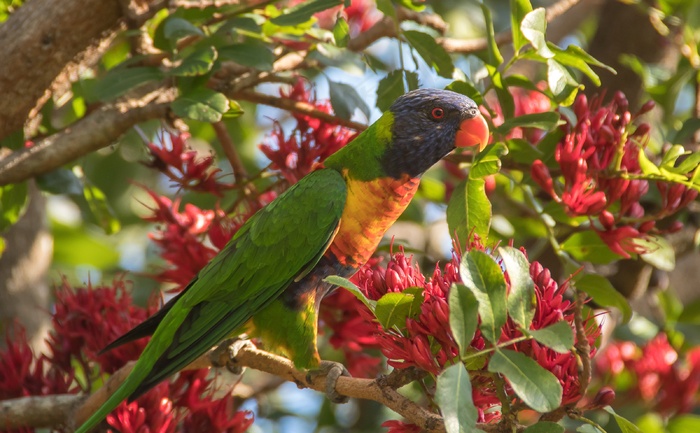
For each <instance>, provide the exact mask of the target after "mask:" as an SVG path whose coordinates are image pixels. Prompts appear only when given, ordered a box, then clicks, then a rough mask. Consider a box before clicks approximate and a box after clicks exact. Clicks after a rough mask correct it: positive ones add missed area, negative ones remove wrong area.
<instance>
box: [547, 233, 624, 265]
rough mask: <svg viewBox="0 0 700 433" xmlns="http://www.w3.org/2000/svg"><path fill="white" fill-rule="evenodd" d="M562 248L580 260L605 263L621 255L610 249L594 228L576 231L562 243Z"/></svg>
mask: <svg viewBox="0 0 700 433" xmlns="http://www.w3.org/2000/svg"><path fill="white" fill-rule="evenodd" d="M561 248H562V250H564V251H566V252H567V253H569V254H571V256H572V257H573V258H574V259H576V260H580V261H586V262H591V263H595V264H599V265H605V264H608V263H610V262H613V261H615V260H619V259H620V256H619V255H617V254H615V253H614V252H612V251H610V247H608V245H607V244H606V243H605V242H603V240H602V239H600V237H599V236H598V235H597V234H596V233H595V232H594V231H592V230H586V231H585V232H578V233H574V234H573V235H571V236H569V238H568V239H567V240H565V241H564V242H563V243H562V244H561Z"/></svg>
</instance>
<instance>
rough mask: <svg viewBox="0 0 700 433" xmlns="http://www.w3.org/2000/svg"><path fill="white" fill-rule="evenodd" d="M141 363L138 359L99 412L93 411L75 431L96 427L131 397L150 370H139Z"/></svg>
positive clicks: (82, 431) (83, 432)
mask: <svg viewBox="0 0 700 433" xmlns="http://www.w3.org/2000/svg"><path fill="white" fill-rule="evenodd" d="M139 364H142V363H141V360H140V359H139V361H137V363H136V365H135V366H134V369H133V370H131V373H130V374H129V376H128V377H127V378H126V380H125V381H124V382H123V383H122V384H121V385H120V386H119V388H118V389H117V390H116V391H115V392H114V394H112V395H111V396H110V397H109V398H108V399H107V401H106V402H104V403H103V404H102V406H100V408H99V409H98V410H97V412H95V413H93V414H92V415H91V416H90V418H88V420H87V421H85V422H84V423H83V425H81V426H80V428H78V429H77V430H76V431H75V433H88V432H89V431H90V430H92V429H93V428H95V427H96V426H97V425H98V424H99V423H100V422H102V420H103V419H105V417H106V416H107V415H109V413H110V412H112V411H113V410H114V409H115V408H116V407H117V406H119V403H121V402H122V401H124V400H126V399H127V397H129V396H130V395H131V394H132V393H133V392H134V390H135V389H136V388H137V387H138V386H139V383H141V382H142V381H143V379H144V378H145V377H146V376H147V373H148V370H146V372H145V373H144V372H142V371H141V372H140V371H139Z"/></svg>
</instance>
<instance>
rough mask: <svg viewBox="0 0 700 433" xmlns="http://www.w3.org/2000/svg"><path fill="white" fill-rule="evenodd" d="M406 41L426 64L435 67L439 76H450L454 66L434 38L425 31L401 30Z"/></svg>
mask: <svg viewBox="0 0 700 433" xmlns="http://www.w3.org/2000/svg"><path fill="white" fill-rule="evenodd" d="M403 35H404V37H405V38H406V40H407V41H408V43H409V44H410V45H411V46H412V47H413V48H414V49H415V50H416V51H418V54H419V55H420V56H421V57H422V58H423V60H425V63H427V64H428V66H432V67H433V68H435V72H437V73H438V75H440V76H441V77H445V78H452V73H453V72H454V69H455V66H454V64H453V63H452V58H450V55H449V54H448V53H447V51H445V49H444V48H443V47H442V45H439V44H438V43H437V42H436V41H435V38H433V37H432V36H430V35H429V34H427V33H423V32H419V31H416V30H406V31H404V32H403Z"/></svg>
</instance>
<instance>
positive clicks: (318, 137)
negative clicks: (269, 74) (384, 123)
mask: <svg viewBox="0 0 700 433" xmlns="http://www.w3.org/2000/svg"><path fill="white" fill-rule="evenodd" d="M280 95H281V96H282V97H283V98H289V99H293V100H295V101H299V102H304V103H307V104H310V105H312V106H314V108H316V109H317V110H319V111H322V112H324V113H332V109H331V105H330V103H329V102H327V101H317V100H316V99H315V97H314V96H313V95H312V94H311V92H310V91H309V90H308V89H307V88H306V86H305V84H304V81H303V80H301V79H299V80H297V82H296V83H295V84H294V85H293V86H292V87H291V89H290V90H289V91H284V90H280ZM293 116H294V119H295V120H296V126H295V127H294V129H293V131H292V132H291V134H289V135H286V134H285V132H284V130H283V128H282V125H281V124H280V123H278V122H275V124H274V125H273V128H272V133H271V135H270V136H268V137H267V139H266V141H265V142H264V143H263V144H261V145H260V150H262V152H263V153H264V154H265V156H267V157H268V158H269V159H270V161H272V167H273V168H274V169H276V170H279V172H280V174H282V176H283V177H284V178H285V179H286V180H287V183H288V184H290V185H291V184H294V183H296V182H298V181H299V179H301V178H302V177H304V176H306V175H307V174H309V173H310V172H311V171H313V170H314V169H315V168H316V167H317V164H318V163H321V162H323V161H324V160H325V159H326V158H327V157H329V156H330V155H332V154H333V153H335V152H336V151H337V150H338V149H340V148H341V147H343V146H345V145H346V144H347V143H349V142H350V141H351V140H352V139H353V138H354V137H355V133H354V132H352V131H350V130H349V129H347V128H344V127H342V126H338V125H333V124H330V123H328V122H326V121H323V120H320V119H316V118H314V117H311V116H309V115H307V114H300V113H293Z"/></svg>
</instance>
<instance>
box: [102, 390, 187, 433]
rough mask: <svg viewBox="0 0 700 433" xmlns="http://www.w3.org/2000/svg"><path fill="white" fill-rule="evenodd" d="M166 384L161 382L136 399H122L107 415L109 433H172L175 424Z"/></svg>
mask: <svg viewBox="0 0 700 433" xmlns="http://www.w3.org/2000/svg"><path fill="white" fill-rule="evenodd" d="M167 393H168V384H167V383H161V384H160V385H158V386H156V387H155V388H153V389H152V390H150V391H149V392H147V393H146V394H144V395H143V396H141V397H139V398H138V399H137V400H136V401H132V402H130V403H129V402H126V401H123V402H121V404H120V405H119V406H117V408H116V409H115V410H114V411H112V413H111V414H109V415H107V418H106V420H107V424H109V425H110V426H111V427H113V428H114V430H112V429H109V430H108V431H109V432H110V433H116V432H119V433H173V432H174V431H175V427H176V426H177V422H176V419H175V417H174V414H173V403H172V401H171V400H170V399H169V398H168V397H167Z"/></svg>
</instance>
